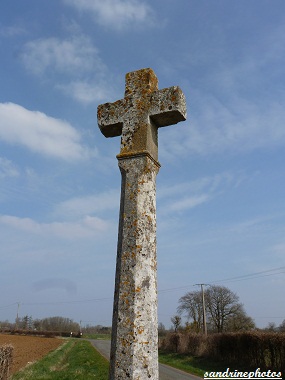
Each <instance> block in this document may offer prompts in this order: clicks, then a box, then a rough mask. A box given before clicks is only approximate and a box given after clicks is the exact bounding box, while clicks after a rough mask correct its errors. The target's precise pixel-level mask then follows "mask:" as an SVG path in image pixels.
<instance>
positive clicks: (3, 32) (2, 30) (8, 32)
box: [0, 24, 26, 37]
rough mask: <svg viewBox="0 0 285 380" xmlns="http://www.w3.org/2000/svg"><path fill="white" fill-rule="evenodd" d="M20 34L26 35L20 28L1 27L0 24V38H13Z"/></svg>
mask: <svg viewBox="0 0 285 380" xmlns="http://www.w3.org/2000/svg"><path fill="white" fill-rule="evenodd" d="M22 34H26V30H25V29H24V28H22V27H20V26H15V25H12V26H2V25H1V24H0V36H2V37H14V36H18V35H22Z"/></svg>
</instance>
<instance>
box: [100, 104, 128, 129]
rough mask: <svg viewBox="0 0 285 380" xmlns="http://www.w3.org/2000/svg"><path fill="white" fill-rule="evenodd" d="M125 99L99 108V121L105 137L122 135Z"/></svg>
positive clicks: (101, 105)
mask: <svg viewBox="0 0 285 380" xmlns="http://www.w3.org/2000/svg"><path fill="white" fill-rule="evenodd" d="M123 112H124V99H121V100H117V101H116V102H114V103H104V104H100V105H99V106H98V108H97V120H98V126H99V128H100V131H101V132H102V133H103V135H104V136H105V137H115V136H120V135H121V134H122V128H123V119H122V115H123Z"/></svg>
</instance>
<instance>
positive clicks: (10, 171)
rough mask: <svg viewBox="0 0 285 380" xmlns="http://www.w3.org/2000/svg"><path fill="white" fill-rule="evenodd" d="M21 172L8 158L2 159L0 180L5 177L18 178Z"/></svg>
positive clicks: (0, 158)
mask: <svg viewBox="0 0 285 380" xmlns="http://www.w3.org/2000/svg"><path fill="white" fill-rule="evenodd" d="M18 176H19V171H18V169H17V168H16V167H15V165H14V164H13V163H12V162H11V161H10V160H7V158H3V157H0V179H1V178H5V177H18Z"/></svg>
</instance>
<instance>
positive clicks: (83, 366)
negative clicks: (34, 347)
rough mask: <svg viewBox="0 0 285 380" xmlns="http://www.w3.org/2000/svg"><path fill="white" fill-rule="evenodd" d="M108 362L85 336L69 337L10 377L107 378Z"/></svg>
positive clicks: (49, 379)
mask: <svg viewBox="0 0 285 380" xmlns="http://www.w3.org/2000/svg"><path fill="white" fill-rule="evenodd" d="M108 369H109V363H108V361H107V360H106V359H105V358H103V356H101V355H100V354H99V353H98V352H97V351H96V350H95V349H94V347H93V346H92V345H91V343H90V342H88V341H85V340H73V339H72V340H68V341H67V343H65V344H63V345H62V346H61V347H59V348H58V349H57V350H55V351H53V352H51V353H49V354H48V355H47V356H45V357H44V358H43V359H41V360H40V361H38V362H36V363H34V364H32V365H30V366H28V367H26V368H25V369H24V370H22V371H20V372H17V373H16V374H14V375H13V377H12V380H70V379H72V380H91V379H97V380H107V379H108Z"/></svg>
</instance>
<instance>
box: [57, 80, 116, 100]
mask: <svg viewBox="0 0 285 380" xmlns="http://www.w3.org/2000/svg"><path fill="white" fill-rule="evenodd" d="M56 88H58V89H60V90H61V91H63V92H64V93H65V94H66V95H68V96H71V97H72V98H74V99H75V100H77V101H78V102H79V103H82V104H91V103H95V102H101V101H106V99H112V98H113V97H114V92H115V91H114V89H113V86H112V84H111V83H107V81H106V80H100V79H99V81H98V82H96V83H95V82H94V83H90V82H87V81H80V80H78V81H72V82H70V83H68V84H59V85H57V86H56Z"/></svg>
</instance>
